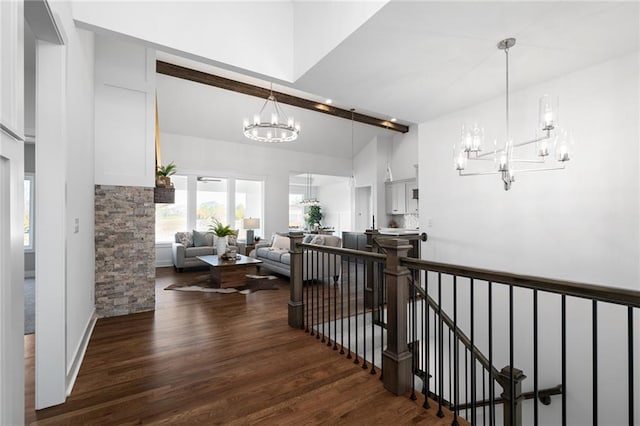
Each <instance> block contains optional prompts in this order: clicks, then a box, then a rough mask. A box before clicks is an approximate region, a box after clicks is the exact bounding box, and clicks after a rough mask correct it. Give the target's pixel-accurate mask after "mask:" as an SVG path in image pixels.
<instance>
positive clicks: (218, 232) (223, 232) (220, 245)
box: [209, 218, 236, 256]
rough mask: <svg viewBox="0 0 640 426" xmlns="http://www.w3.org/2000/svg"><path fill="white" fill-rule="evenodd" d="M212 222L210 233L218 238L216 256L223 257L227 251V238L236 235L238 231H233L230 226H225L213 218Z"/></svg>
mask: <svg viewBox="0 0 640 426" xmlns="http://www.w3.org/2000/svg"><path fill="white" fill-rule="evenodd" d="M211 221H212V222H213V223H212V224H211V225H209V231H211V232H213V235H215V236H216V237H218V239H217V240H216V254H217V255H218V256H222V255H223V254H224V253H225V252H226V251H227V237H228V236H230V235H236V231H234V230H233V229H231V226H230V225H223V224H222V222H220V221H219V220H218V219H215V218H212V219H211Z"/></svg>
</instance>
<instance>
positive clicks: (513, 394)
mask: <svg viewBox="0 0 640 426" xmlns="http://www.w3.org/2000/svg"><path fill="white" fill-rule="evenodd" d="M509 395H510V399H511V400H510V401H509V403H510V405H511V416H510V417H511V419H510V420H511V422H510V423H511V426H515V424H514V423H515V412H516V389H515V383H514V381H513V286H512V285H509Z"/></svg>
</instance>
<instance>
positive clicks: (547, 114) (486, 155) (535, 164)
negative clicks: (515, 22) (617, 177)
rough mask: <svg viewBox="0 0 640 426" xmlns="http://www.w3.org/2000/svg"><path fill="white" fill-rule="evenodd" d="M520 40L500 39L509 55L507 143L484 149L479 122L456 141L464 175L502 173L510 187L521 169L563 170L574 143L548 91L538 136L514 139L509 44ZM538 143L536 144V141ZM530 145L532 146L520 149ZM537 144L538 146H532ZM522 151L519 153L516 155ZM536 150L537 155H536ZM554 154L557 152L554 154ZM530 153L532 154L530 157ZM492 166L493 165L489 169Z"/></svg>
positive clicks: (457, 162) (456, 157) (541, 108)
mask: <svg viewBox="0 0 640 426" xmlns="http://www.w3.org/2000/svg"><path fill="white" fill-rule="evenodd" d="M515 44H516V39H515V38H507V39H504V40H502V41H500V42H499V43H498V46H497V47H498V49H500V50H504V53H505V57H506V79H505V80H506V120H505V122H506V139H505V143H504V146H503V147H501V148H498V146H497V141H494V143H493V149H490V150H488V151H486V152H483V143H484V128H482V127H480V126H479V125H478V124H474V125H473V126H465V125H463V126H462V132H461V137H460V141H459V142H458V144H457V146H456V145H454V152H453V155H454V164H455V168H456V170H457V171H458V174H459V175H460V176H478V175H489V174H498V175H500V176H501V178H502V182H503V183H504V190H505V191H508V190H509V189H510V188H511V184H512V183H513V182H514V181H515V174H516V173H519V172H538V171H547V170H562V169H564V167H565V162H567V161H569V157H570V151H571V148H572V147H573V138H572V135H571V134H570V133H569V132H567V131H566V130H559V129H558V128H557V119H558V102H557V99H556V100H555V101H554V100H553V99H552V97H551V96H549V95H544V96H543V97H542V98H540V101H539V104H538V106H539V111H538V113H539V125H538V132H537V134H536V137H535V138H534V139H531V140H526V141H522V142H514V141H513V140H512V139H511V136H510V132H509V131H510V129H509V48H511V47H513V46H514V45H515ZM533 144H535V145H533ZM527 146H530V148H529V150H528V151H527V150H526V149H520V148H524V147H527ZM531 146H535V150H534V149H532V148H531ZM516 151H518V156H516ZM532 154H533V155H532ZM551 154H553V155H551ZM527 156H529V157H527ZM549 156H553V157H555V161H556V162H555V163H553V164H551V165H547V164H548V163H545V160H546V159H547V157H549ZM472 162H473V163H475V164H484V165H485V166H487V167H485V168H484V169H479V168H478V169H474V170H467V166H468V165H469V164H470V163H472ZM488 166H491V167H492V168H491V169H489V168H488Z"/></svg>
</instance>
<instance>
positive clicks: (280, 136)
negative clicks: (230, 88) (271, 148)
mask: <svg viewBox="0 0 640 426" xmlns="http://www.w3.org/2000/svg"><path fill="white" fill-rule="evenodd" d="M268 105H269V107H268ZM269 112H270V113H271V114H270V115H269ZM263 113H264V115H265V117H270V120H267V119H266V118H265V119H263ZM242 129H243V132H244V135H245V136H246V137H248V138H249V139H252V140H254V141H258V142H273V143H278V142H290V141H294V140H296V139H297V138H298V134H299V133H300V123H294V120H293V117H287V115H286V114H285V113H284V111H283V110H282V108H281V107H280V104H278V101H277V100H276V97H275V96H274V95H273V85H272V87H271V88H270V89H269V97H267V99H266V100H265V101H264V104H263V105H262V108H261V109H260V112H258V113H257V114H255V115H254V116H253V123H251V124H250V123H249V120H248V119H246V118H245V120H244V123H243V126H242Z"/></svg>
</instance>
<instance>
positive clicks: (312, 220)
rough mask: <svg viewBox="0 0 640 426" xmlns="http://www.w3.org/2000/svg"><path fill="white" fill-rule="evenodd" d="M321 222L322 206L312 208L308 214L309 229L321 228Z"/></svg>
mask: <svg viewBox="0 0 640 426" xmlns="http://www.w3.org/2000/svg"><path fill="white" fill-rule="evenodd" d="M321 222H322V212H321V211H320V206H310V207H309V211H308V212H307V223H308V224H309V229H315V228H318V227H320V223H321Z"/></svg>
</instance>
